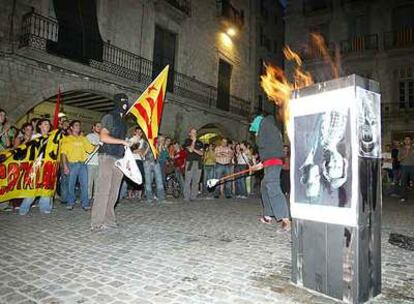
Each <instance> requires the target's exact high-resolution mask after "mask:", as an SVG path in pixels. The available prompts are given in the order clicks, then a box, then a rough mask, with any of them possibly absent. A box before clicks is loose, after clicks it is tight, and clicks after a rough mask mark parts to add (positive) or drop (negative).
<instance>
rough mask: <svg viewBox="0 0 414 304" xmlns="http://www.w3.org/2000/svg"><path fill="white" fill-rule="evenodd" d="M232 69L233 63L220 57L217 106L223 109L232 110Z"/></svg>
mask: <svg viewBox="0 0 414 304" xmlns="http://www.w3.org/2000/svg"><path fill="white" fill-rule="evenodd" d="M231 70H232V65H231V64H230V63H228V62H227V61H224V60H222V59H220V61H219V72H218V84H217V108H218V109H220V110H223V111H229V110H230V82H231Z"/></svg>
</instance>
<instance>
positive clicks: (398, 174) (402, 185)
mask: <svg viewBox="0 0 414 304" xmlns="http://www.w3.org/2000/svg"><path fill="white" fill-rule="evenodd" d="M382 157H383V163H382V168H383V180H384V181H385V183H386V184H387V183H388V184H391V185H392V187H391V188H390V189H391V191H390V194H391V195H393V196H400V200H401V202H406V201H407V199H408V192H409V190H410V189H411V188H413V182H414V148H413V141H412V138H411V137H410V136H405V137H404V140H403V142H402V143H400V142H399V141H398V140H393V141H392V144H391V145H386V146H385V151H384V153H383V154H382Z"/></svg>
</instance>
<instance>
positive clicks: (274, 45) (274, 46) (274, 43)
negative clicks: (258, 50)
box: [273, 40, 279, 54]
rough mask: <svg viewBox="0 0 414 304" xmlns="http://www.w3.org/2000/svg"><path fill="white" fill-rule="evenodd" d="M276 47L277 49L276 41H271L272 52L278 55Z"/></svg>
mask: <svg viewBox="0 0 414 304" xmlns="http://www.w3.org/2000/svg"><path fill="white" fill-rule="evenodd" d="M277 47H278V45H277V40H275V41H273V49H274V52H275V53H276V54H277V53H278V51H279V50H278V49H277Z"/></svg>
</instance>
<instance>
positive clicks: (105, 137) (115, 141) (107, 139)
mask: <svg viewBox="0 0 414 304" xmlns="http://www.w3.org/2000/svg"><path fill="white" fill-rule="evenodd" d="M99 139H100V141H101V142H103V143H104V144H109V145H124V146H127V147H129V145H130V143H129V142H127V141H126V140H123V139H119V138H115V137H113V136H111V135H110V134H109V131H108V130H107V129H106V128H103V129H102V130H101V133H100V134H99Z"/></svg>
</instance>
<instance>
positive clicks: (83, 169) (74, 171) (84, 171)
mask: <svg viewBox="0 0 414 304" xmlns="http://www.w3.org/2000/svg"><path fill="white" fill-rule="evenodd" d="M78 179H79V186H80V193H81V195H80V201H81V205H82V208H85V207H89V198H88V167H87V165H86V164H85V163H81V162H77V163H69V189H68V190H69V191H68V193H69V195H68V205H69V206H73V205H75V202H76V194H75V186H76V181H77V180H78Z"/></svg>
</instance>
